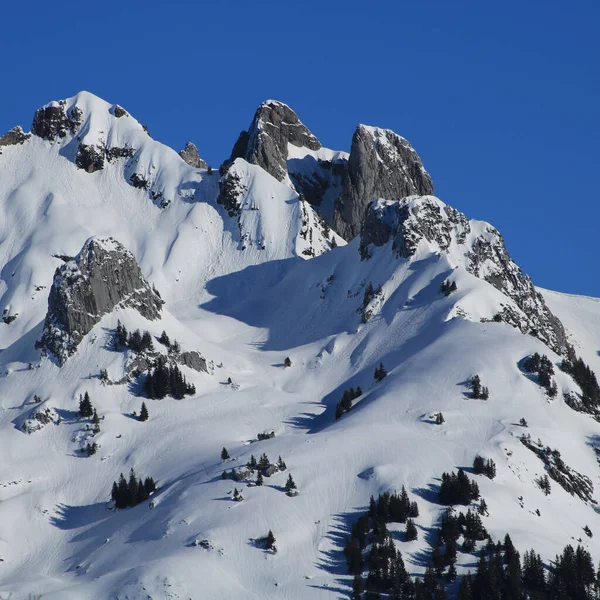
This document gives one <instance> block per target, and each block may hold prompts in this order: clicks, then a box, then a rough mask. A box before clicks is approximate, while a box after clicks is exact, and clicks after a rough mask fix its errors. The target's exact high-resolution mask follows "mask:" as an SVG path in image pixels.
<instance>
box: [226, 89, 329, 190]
mask: <svg viewBox="0 0 600 600" xmlns="http://www.w3.org/2000/svg"><path fill="white" fill-rule="evenodd" d="M288 143H289V144H292V145H294V146H298V147H301V148H302V147H304V148H308V149H310V150H319V149H320V148H321V143H320V142H319V140H318V139H317V138H316V137H315V136H314V135H313V134H312V133H311V132H310V131H309V130H308V128H307V127H306V126H305V125H304V124H303V123H302V121H300V119H299V118H298V115H297V114H296V113H295V112H294V111H293V110H292V109H291V108H290V107H289V106H288V105H287V104H284V103H283V102H279V101H277V100H267V101H266V102H263V103H262V104H261V105H260V106H259V107H258V109H257V111H256V113H255V115H254V119H253V120H252V124H251V125H250V128H249V130H248V131H242V133H240V136H239V138H238V140H237V142H236V144H235V146H234V147H233V151H232V153H231V157H230V159H229V163H232V162H233V161H234V160H235V159H236V158H243V159H244V160H246V161H248V162H249V163H252V164H255V165H258V166H260V167H262V168H263V169H264V170H265V171H267V172H268V173H270V174H271V175H273V177H275V178H276V179H277V180H279V181H283V180H284V179H285V178H286V177H287V174H288V173H287V158H288Z"/></svg>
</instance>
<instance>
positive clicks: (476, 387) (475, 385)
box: [471, 375, 481, 400]
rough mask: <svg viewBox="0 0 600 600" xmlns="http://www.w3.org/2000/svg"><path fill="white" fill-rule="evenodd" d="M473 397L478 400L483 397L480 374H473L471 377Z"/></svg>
mask: <svg viewBox="0 0 600 600" xmlns="http://www.w3.org/2000/svg"><path fill="white" fill-rule="evenodd" d="M471 397H472V398H475V399H476V400H477V399H479V398H481V378H480V377H479V375H473V377H472V378H471Z"/></svg>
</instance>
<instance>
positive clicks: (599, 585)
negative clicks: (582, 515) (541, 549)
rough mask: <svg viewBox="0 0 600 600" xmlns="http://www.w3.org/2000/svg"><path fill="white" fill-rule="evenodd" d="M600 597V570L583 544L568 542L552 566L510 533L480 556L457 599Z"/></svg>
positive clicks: (576, 599) (573, 599) (590, 599)
mask: <svg viewBox="0 0 600 600" xmlns="http://www.w3.org/2000/svg"><path fill="white" fill-rule="evenodd" d="M599 597H600V573H596V571H595V570H594V564H593V562H592V557H591V555H590V553H589V552H588V551H587V550H586V549H585V548H583V547H582V546H577V549H573V546H571V545H568V546H566V547H565V548H564V550H563V552H562V553H561V554H560V555H558V556H556V559H555V560H554V562H553V563H552V564H551V565H550V567H549V569H548V574H546V569H545V567H544V563H543V562H542V559H541V557H540V555H539V554H537V553H536V552H535V550H533V549H532V550H529V551H527V552H525V553H524V555H523V562H522V563H521V558H520V555H519V552H517V550H516V549H515V547H514V546H513V544H512V541H511V539H510V536H508V535H506V537H505V538H504V543H503V544H502V543H500V542H498V543H497V544H493V543H490V544H488V546H487V548H486V549H482V550H481V552H480V555H479V561H478V564H477V570H476V572H475V574H474V575H471V574H468V575H466V576H465V577H463V579H462V581H461V583H460V586H459V590H458V596H457V600H488V599H489V600H505V599H506V600H593V599H597V598H599Z"/></svg>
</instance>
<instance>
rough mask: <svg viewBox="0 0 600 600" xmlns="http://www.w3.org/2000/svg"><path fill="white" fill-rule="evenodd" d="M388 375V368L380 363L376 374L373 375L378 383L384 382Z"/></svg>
mask: <svg viewBox="0 0 600 600" xmlns="http://www.w3.org/2000/svg"><path fill="white" fill-rule="evenodd" d="M387 374H388V373H387V371H386V368H385V367H384V366H383V363H379V367H377V368H376V369H375V373H374V375H373V378H374V379H375V381H377V382H379V381H383V380H384V379H385V378H386V377H387Z"/></svg>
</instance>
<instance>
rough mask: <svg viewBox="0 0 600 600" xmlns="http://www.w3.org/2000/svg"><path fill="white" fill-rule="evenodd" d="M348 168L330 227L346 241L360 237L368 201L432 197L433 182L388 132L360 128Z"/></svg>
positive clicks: (415, 157) (416, 158)
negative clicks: (412, 196) (430, 195)
mask: <svg viewBox="0 0 600 600" xmlns="http://www.w3.org/2000/svg"><path fill="white" fill-rule="evenodd" d="M347 168H348V171H347V174H346V176H345V177H344V179H343V184H342V194H341V196H340V198H339V199H338V201H337V202H336V207H335V215H334V223H333V227H334V229H335V230H336V231H337V232H338V233H339V234H340V235H341V236H342V237H343V238H344V239H346V240H350V239H352V238H354V237H355V236H356V235H358V234H359V233H360V231H361V229H362V224H363V220H364V218H365V213H366V210H367V207H368V206H369V204H370V203H371V201H373V200H375V199H377V198H385V199H386V200H400V199H402V198H405V197H406V196H410V195H414V194H417V195H420V196H422V195H427V194H432V193H433V182H432V180H431V177H430V176H429V174H428V173H427V171H426V170H425V168H424V167H423V164H422V163H421V159H420V158H419V155H418V154H417V153H416V151H415V150H414V149H413V147H412V146H411V145H410V144H409V143H408V141H407V140H405V139H404V138H402V137H400V136H399V135H397V134H395V133H394V132H393V131H390V130H389V129H379V128H377V127H367V126H366V125H359V126H358V127H357V129H356V131H355V133H354V136H353V137H352V148H351V150H350V158H349V159H348V167H347Z"/></svg>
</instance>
